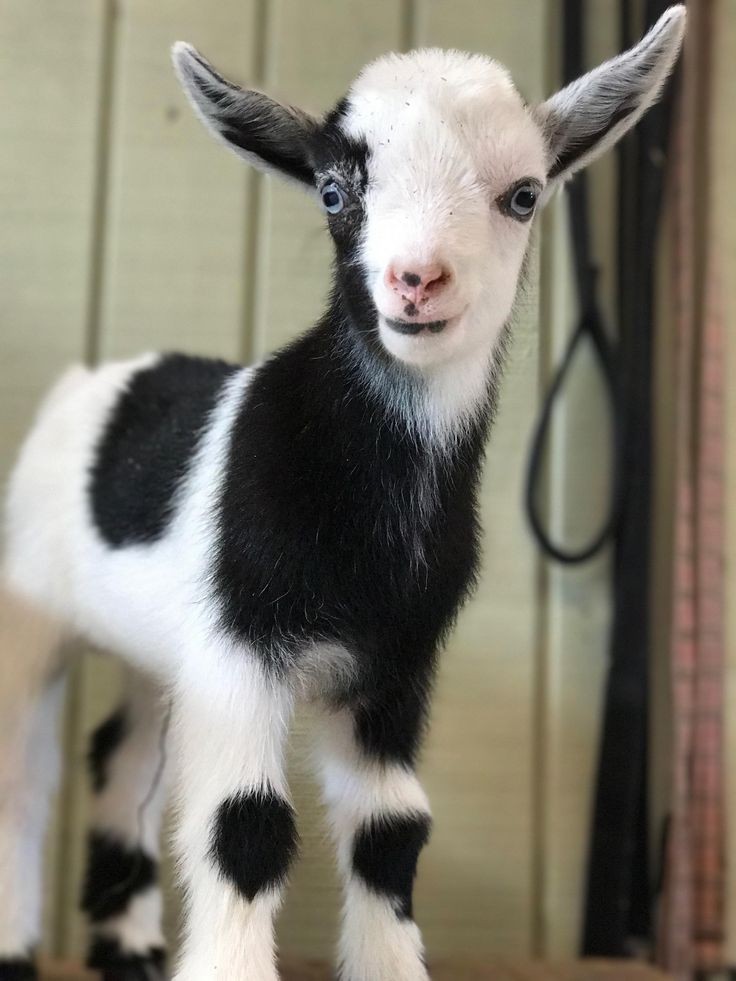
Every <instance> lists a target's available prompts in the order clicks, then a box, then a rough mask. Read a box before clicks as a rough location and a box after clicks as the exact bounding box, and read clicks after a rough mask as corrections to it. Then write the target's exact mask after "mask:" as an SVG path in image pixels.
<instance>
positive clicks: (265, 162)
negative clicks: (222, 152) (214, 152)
mask: <svg viewBox="0 0 736 981" xmlns="http://www.w3.org/2000/svg"><path fill="white" fill-rule="evenodd" d="M171 54H172V59H173V62H174V69H175V71H176V74H177V76H178V78H179V81H180V82H181V85H182V88H183V89H184V92H185V93H186V96H187V98H188V99H189V101H190V102H191V104H192V107H193V108H194V111H195V112H196V114H197V115H198V116H199V118H200V119H201V120H202V122H203V123H204V124H205V126H206V127H207V128H208V129H209V130H210V132H211V133H213V134H214V136H215V137H217V139H219V140H220V141H221V142H222V143H224V144H225V145H226V146H227V147H229V148H230V149H231V150H234V151H235V153H237V154H238V156H240V157H242V158H243V159H244V160H247V161H248V163H251V164H253V166H254V167H258V168H259V170H264V171H267V172H272V173H273V172H275V173H278V174H280V175H281V176H282V177H286V178H287V179H288V180H291V181H295V182H296V183H298V184H301V185H302V186H303V185H308V186H309V187H312V186H313V183H314V170H313V168H312V165H311V162H310V154H309V136H310V134H311V133H312V132H314V131H315V130H316V128H317V121H316V120H315V119H314V118H313V117H312V116H310V115H308V113H305V112H302V111H301V110H300V109H295V108H293V107H292V106H285V105H282V104H281V103H280V102H276V101H275V100H274V99H270V98H269V97H268V96H267V95H264V94H263V93H262V92H255V91H253V90H251V89H241V88H240V87H239V86H238V85H235V84H234V83H233V82H229V81H228V80H227V79H225V78H223V77H222V75H219V74H218V73H217V72H216V71H215V70H214V68H213V67H212V66H211V65H210V64H209V62H208V61H206V60H205V59H204V58H203V57H202V55H201V54H199V52H198V51H196V50H195V49H194V48H193V47H192V46H191V45H190V44H185V43H184V42H183V41H177V42H176V44H175V45H174V47H173V48H172V52H171Z"/></svg>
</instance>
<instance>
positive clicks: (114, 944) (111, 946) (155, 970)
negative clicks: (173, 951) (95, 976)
mask: <svg viewBox="0 0 736 981" xmlns="http://www.w3.org/2000/svg"><path fill="white" fill-rule="evenodd" d="M87 967H91V968H95V969H96V970H97V971H99V972H100V973H101V975H102V981H164V979H165V977H166V975H165V968H166V951H165V950H164V949H163V947H149V948H148V949H147V950H145V951H142V952H140V953H136V954H131V953H128V952H127V951H124V950H123V949H122V947H121V946H120V943H119V942H118V941H117V940H115V939H113V938H112V937H95V938H94V940H93V941H92V943H91V944H90V947H89V951H88V953H87Z"/></svg>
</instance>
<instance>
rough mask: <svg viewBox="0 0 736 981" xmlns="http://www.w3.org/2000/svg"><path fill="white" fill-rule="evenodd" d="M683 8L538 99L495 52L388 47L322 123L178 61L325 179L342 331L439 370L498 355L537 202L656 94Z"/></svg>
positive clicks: (192, 84)
mask: <svg viewBox="0 0 736 981" xmlns="http://www.w3.org/2000/svg"><path fill="white" fill-rule="evenodd" d="M684 21H685V14H684V7H682V6H677V7H672V8H670V9H669V10H668V11H667V12H666V13H665V14H664V15H663V16H662V18H661V19H660V20H659V22H658V23H657V24H656V25H655V26H654V27H653V28H652V30H651V31H650V33H649V34H648V35H647V36H646V37H645V38H644V39H643V40H642V41H641V42H640V43H639V44H638V45H636V47H634V48H632V49H631V50H630V51H628V52H626V53H624V54H622V55H620V56H619V57H617V58H614V59H612V60H611V61H609V62H606V63H605V64H603V65H601V66H600V67H599V68H597V69H595V70H594V71H592V72H590V73H589V74H587V75H585V76H583V77H582V78H581V79H578V80H577V81H576V82H573V83H572V84H571V85H568V86H567V87H566V88H564V89H562V91H560V92H558V93H557V95H555V96H553V97H552V98H551V99H549V100H547V102H544V103H542V104H541V105H537V106H533V107H532V106H528V105H526V104H525V102H524V101H523V100H522V98H521V96H520V95H519V94H518V92H517V91H516V89H515V88H514V85H513V83H512V81H511V78H510V77H509V75H508V73H507V72H506V70H505V69H504V68H503V67H501V66H500V65H499V64H498V63H496V62H494V61H492V60H491V59H489V58H485V57H482V56H479V55H465V54H461V53H460V52H457V51H441V50H437V49H427V50H418V51H413V52H410V53H409V54H404V55H395V54H391V55H387V56H385V57H383V58H380V59H379V60H378V61H376V62H374V63H373V64H371V65H369V66H368V67H367V68H366V69H364V71H363V72H362V73H361V74H360V75H359V76H358V78H357V80H356V81H355V82H354V84H353V85H352V87H351V88H350V90H349V92H348V95H347V96H346V97H345V98H344V99H343V100H341V102H339V103H338V105H337V106H336V107H335V109H333V111H332V112H331V113H329V114H328V115H327V116H326V117H325V118H324V119H321V120H318V119H316V118H314V117H312V116H310V115H308V114H307V113H304V112H302V111H301V110H298V109H295V108H293V107H290V106H285V105H282V104H280V103H277V102H274V101H273V100H272V99H270V98H268V97H267V96H265V95H263V94H262V93H260V92H255V91H252V90H244V89H241V88H239V87H237V86H236V85H234V84H232V83H231V82H228V81H226V80H225V79H224V78H222V76H220V75H219V74H217V73H216V72H215V71H214V69H213V68H212V67H211V66H210V65H209V64H208V63H207V62H206V61H205V60H204V59H203V58H202V57H201V56H200V55H199V54H198V53H197V52H196V51H195V50H194V49H193V48H191V47H190V46H189V45H186V44H181V43H179V44H177V45H175V47H174V63H175V67H176V70H177V72H178V74H179V78H180V80H181V82H182V85H183V86H184V89H185V91H186V93H187V95H188V96H189V98H190V101H191V102H192V104H193V106H194V108H195V110H196V111H197V113H198V114H199V115H200V117H201V118H202V119H203V120H204V122H205V123H206V124H207V126H208V127H209V128H210V129H211V130H212V131H213V132H214V134H215V135H216V136H217V137H218V138H219V139H221V140H222V141H223V142H224V143H226V145H228V146H229V147H230V148H231V149H233V150H235V152H237V153H238V154H239V155H240V156H242V157H244V158H245V159H246V160H248V161H249V162H251V163H253V164H254V165H256V166H258V167H259V168H261V169H263V170H267V171H272V172H278V173H279V174H280V175H281V176H282V177H286V178H287V179H289V180H292V181H294V182H296V183H298V184H301V185H302V186H305V187H307V188H309V189H310V190H311V191H312V192H313V193H314V192H316V195H317V197H318V199H319V200H320V202H321V204H322V207H323V209H324V211H325V213H326V216H327V222H328V226H329V229H330V232H331V234H332V237H333V240H334V243H335V247H336V252H337V287H338V289H339V290H340V293H341V296H342V301H343V307H344V308H346V309H347V311H348V313H349V315H350V316H349V317H348V318H347V321H348V324H347V325H346V329H350V328H353V329H356V330H357V331H358V332H359V333H360V335H361V336H362V338H363V341H364V342H365V343H366V344H367V345H369V346H371V345H372V346H373V347H374V348H377V349H379V350H380V351H381V353H382V354H385V352H388V354H389V355H391V356H392V357H393V358H396V359H398V360H400V361H402V362H406V363H408V364H409V365H412V366H415V367H416V368H417V369H419V370H420V371H421V370H428V371H431V370H432V368H433V366H435V365H438V364H440V363H448V362H449V363H453V362H458V363H460V362H462V361H465V363H466V364H467V363H468V361H469V360H477V359H483V360H487V359H488V357H489V356H490V355H491V354H492V352H493V350H494V348H495V345H496V341H497V339H498V337H499V335H500V333H501V330H502V328H503V326H504V324H505V323H506V322H507V320H508V318H509V314H510V313H511V309H512V306H513V303H514V299H515V297H516V293H517V290H518V284H519V278H520V274H521V270H522V267H523V264H524V256H525V254H526V251H527V248H528V244H529V234H530V228H531V225H532V220H533V217H534V214H535V212H536V211H537V210H538V208H539V206H540V204H542V203H543V202H544V200H546V199H547V198H548V197H549V194H550V192H551V190H552V189H553V188H555V187H557V186H559V185H560V184H561V183H562V182H564V180H565V179H566V178H568V177H569V176H571V175H572V174H573V173H574V172H575V171H576V170H578V169H579V168H580V167H582V166H584V165H585V164H587V163H588V162H589V161H590V160H592V159H594V158H595V157H596V156H598V155H599V154H600V153H602V152H603V151H604V150H605V149H607V148H608V147H609V146H611V145H612V144H613V143H614V142H615V141H616V140H618V139H619V138H620V137H621V136H622V135H623V134H624V133H625V132H626V131H627V130H628V129H629V128H631V126H633V125H634V124H635V123H636V121H637V120H638V119H639V118H640V116H641V115H642V114H643V113H644V112H645V111H646V109H647V108H648V107H649V106H650V105H651V104H652V102H653V101H654V100H655V99H656V98H657V96H658V94H659V92H660V90H661V88H662V86H663V84H664V81H665V79H666V77H667V75H668V73H669V72H670V70H671V68H672V66H673V64H674V62H675V59H676V57H677V53H678V51H679V47H680V43H681V40H682V35H683V31H684Z"/></svg>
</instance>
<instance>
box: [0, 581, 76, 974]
mask: <svg viewBox="0 0 736 981" xmlns="http://www.w3.org/2000/svg"><path fill="white" fill-rule="evenodd" d="M61 645H62V630H61V627H60V624H59V623H58V621H56V620H55V619H54V618H52V617H50V616H48V615H46V614H44V613H43V612H41V611H39V610H38V609H36V608H35V607H34V606H33V605H32V604H31V603H29V602H28V601H26V600H25V599H23V598H21V597H19V596H18V595H16V594H15V593H14V592H13V591H12V590H11V589H10V588H9V587H8V586H7V585H6V584H4V583H3V582H0V911H1V912H0V981H31V979H33V978H35V977H36V973H35V969H34V967H33V963H32V959H31V958H32V951H33V948H34V947H35V946H36V944H37V943H38V940H39V936H40V930H41V910H42V900H41V897H42V879H43V869H42V857H43V836H44V831H45V827H46V820H47V816H48V810H49V805H50V801H51V796H52V794H53V791H54V790H55V788H56V784H57V781H58V775H59V768H60V757H59V748H58V720H59V714H60V709H61V705H62V701H63V690H64V684H63V677H62V674H61V670H60V667H61V664H60V660H59V652H60V649H61Z"/></svg>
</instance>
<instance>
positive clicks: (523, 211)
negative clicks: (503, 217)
mask: <svg viewBox="0 0 736 981" xmlns="http://www.w3.org/2000/svg"><path fill="white" fill-rule="evenodd" d="M537 193H538V192H537V188H536V187H535V185H534V184H532V183H530V182H529V181H524V183H523V184H519V185H517V186H516V187H515V188H514V189H513V190H512V191H511V192H510V193H509V194H508V195H507V197H506V201H505V205H506V210H507V211H508V213H509V214H510V215H511V216H512V217H513V218H518V220H519V221H526V220H527V219H528V218H531V216H532V213H533V211H534V208H535V206H536V203H537Z"/></svg>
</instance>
